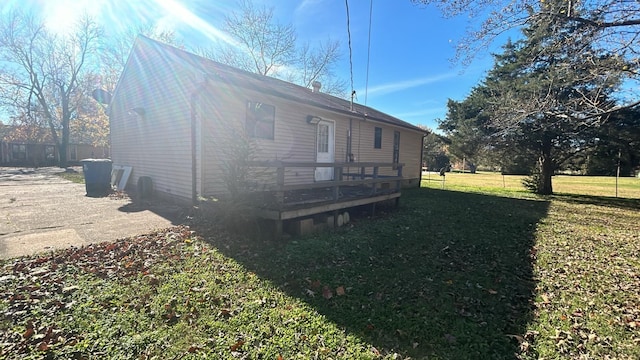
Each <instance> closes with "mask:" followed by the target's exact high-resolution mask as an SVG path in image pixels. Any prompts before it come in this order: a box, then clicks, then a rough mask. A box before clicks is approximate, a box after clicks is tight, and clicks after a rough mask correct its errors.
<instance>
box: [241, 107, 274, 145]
mask: <svg viewBox="0 0 640 360" xmlns="http://www.w3.org/2000/svg"><path fill="white" fill-rule="evenodd" d="M275 123H276V107H275V106H273V105H268V104H263V103H259V102H255V101H247V120H246V123H245V129H246V131H247V135H248V136H249V137H253V138H259V139H269V140H273V134H274V128H275Z"/></svg>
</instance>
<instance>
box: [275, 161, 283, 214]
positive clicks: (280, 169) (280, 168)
mask: <svg viewBox="0 0 640 360" xmlns="http://www.w3.org/2000/svg"><path fill="white" fill-rule="evenodd" d="M276 175H277V179H276V185H277V190H276V201H278V205H279V206H280V207H282V205H284V165H283V164H280V165H279V166H278V169H277V174H276ZM281 225H282V224H281Z"/></svg>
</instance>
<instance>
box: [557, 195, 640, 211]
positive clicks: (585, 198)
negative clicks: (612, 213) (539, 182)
mask: <svg viewBox="0 0 640 360" xmlns="http://www.w3.org/2000/svg"><path fill="white" fill-rule="evenodd" d="M551 198H553V199H558V200H561V201H565V202H568V203H574V204H582V205H597V206H605V207H612V208H618V209H629V210H640V199H626V198H617V197H611V196H593V195H578V194H563V193H558V194H554V195H552V196H551Z"/></svg>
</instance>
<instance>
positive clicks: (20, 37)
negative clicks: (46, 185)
mask: <svg viewBox="0 0 640 360" xmlns="http://www.w3.org/2000/svg"><path fill="white" fill-rule="evenodd" d="M100 33H101V32H100V29H99V28H98V27H97V25H96V24H95V22H94V21H93V20H92V19H91V18H89V17H88V16H85V17H84V18H82V19H81V20H80V21H79V22H78V24H77V25H76V28H75V30H74V31H73V32H71V33H70V34H68V35H56V34H52V33H51V32H49V31H48V30H47V29H46V28H45V26H44V23H43V22H42V21H41V20H40V19H37V18H35V17H33V16H31V15H29V14H26V13H22V12H18V11H12V12H8V13H5V14H3V16H2V17H1V18H0V61H2V62H3V63H4V66H3V67H2V68H1V69H0V102H1V103H2V104H3V105H4V106H5V107H7V108H8V109H9V110H10V111H11V112H12V113H13V114H14V115H16V116H19V117H26V118H35V117H36V116H42V117H43V118H44V119H45V120H46V122H47V125H48V128H49V130H50V131H51V136H52V138H53V140H54V141H55V143H56V144H57V145H58V150H59V156H60V162H59V166H61V167H66V166H67V148H68V145H69V135H70V122H71V120H72V119H75V118H76V117H77V110H78V102H77V99H78V98H79V97H82V96H84V95H83V93H82V90H83V89H82V87H81V86H80V85H81V82H82V79H83V78H84V75H85V73H86V72H88V71H89V70H90V69H89V65H90V63H91V62H90V58H91V57H92V56H93V55H94V54H95V51H96V50H97V42H98V39H99V37H100ZM36 114H37V115H36Z"/></svg>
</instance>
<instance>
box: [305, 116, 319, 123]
mask: <svg viewBox="0 0 640 360" xmlns="http://www.w3.org/2000/svg"><path fill="white" fill-rule="evenodd" d="M320 120H322V118H321V117H319V116H313V115H307V123H308V124H317V123H319V122H320Z"/></svg>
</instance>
